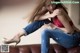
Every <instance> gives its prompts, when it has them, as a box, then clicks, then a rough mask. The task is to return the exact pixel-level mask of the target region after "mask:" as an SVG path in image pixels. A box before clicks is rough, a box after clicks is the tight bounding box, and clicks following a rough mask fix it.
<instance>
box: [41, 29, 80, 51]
mask: <svg viewBox="0 0 80 53" xmlns="http://www.w3.org/2000/svg"><path fill="white" fill-rule="evenodd" d="M41 38H42V39H41V53H49V45H50V38H52V39H53V40H55V41H56V42H57V43H58V44H60V45H61V46H63V47H65V48H71V47H74V46H78V45H79V43H80V32H75V33H74V34H66V33H64V32H63V31H62V30H60V29H58V28H56V29H54V30H52V29H45V30H44V31H43V32H42V37H41Z"/></svg>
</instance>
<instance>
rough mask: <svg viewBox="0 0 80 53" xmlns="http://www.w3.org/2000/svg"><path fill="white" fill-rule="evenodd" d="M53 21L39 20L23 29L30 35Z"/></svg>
mask: <svg viewBox="0 0 80 53" xmlns="http://www.w3.org/2000/svg"><path fill="white" fill-rule="evenodd" d="M50 22H51V21H49V20H48V19H45V20H38V21H34V22H32V23H30V24H29V25H28V26H26V27H25V28H23V29H24V30H25V32H26V33H27V35H28V34H30V33H32V32H34V31H36V30H37V29H39V28H40V27H41V26H43V25H44V23H45V24H48V23H50Z"/></svg>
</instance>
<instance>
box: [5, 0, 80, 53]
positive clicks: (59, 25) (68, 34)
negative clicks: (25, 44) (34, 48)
mask: <svg viewBox="0 0 80 53" xmlns="http://www.w3.org/2000/svg"><path fill="white" fill-rule="evenodd" d="M40 1H41V3H40V4H39V6H38V7H37V8H36V9H35V11H34V13H33V14H32V16H31V18H30V19H29V22H31V23H30V24H29V25H28V26H27V27H25V28H24V30H22V31H21V32H20V33H18V34H17V35H16V36H15V37H13V38H12V39H11V40H5V41H4V43H6V44H9V43H13V42H16V44H18V43H19V42H20V37H22V36H26V35H28V34H30V33H32V32H34V31H36V30H37V29H39V28H44V27H45V29H44V30H43V32H42V39H41V40H42V41H41V53H48V52H49V39H50V38H53V39H54V40H55V41H56V42H57V43H58V44H60V45H61V46H63V47H65V48H71V47H74V46H78V45H79V43H80V41H79V39H80V30H79V29H77V28H76V27H75V26H74V24H73V23H72V21H71V19H70V18H69V16H68V13H67V11H66V8H65V7H64V6H63V5H62V4H61V3H59V4H52V3H51V2H52V1H53V2H54V1H58V2H60V0H40ZM46 13H48V15H47V14H46ZM49 26H50V27H51V29H49V28H48V27H49Z"/></svg>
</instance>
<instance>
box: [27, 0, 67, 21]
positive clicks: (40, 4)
mask: <svg viewBox="0 0 80 53" xmlns="http://www.w3.org/2000/svg"><path fill="white" fill-rule="evenodd" d="M39 1H40V0H39ZM51 1H54V0H41V1H40V3H39V5H38V6H37V7H36V9H35V10H34V12H33V14H32V15H31V17H30V18H29V19H28V22H33V21H34V19H35V17H36V16H37V13H38V12H39V11H40V10H41V9H42V7H43V6H44V5H45V4H46V3H47V4H51V3H50V2H51ZM55 2H60V0H55ZM51 5H52V4H51ZM58 8H62V9H64V10H65V12H66V13H67V10H66V7H65V6H64V5H63V4H61V3H59V4H56V7H55V9H58Z"/></svg>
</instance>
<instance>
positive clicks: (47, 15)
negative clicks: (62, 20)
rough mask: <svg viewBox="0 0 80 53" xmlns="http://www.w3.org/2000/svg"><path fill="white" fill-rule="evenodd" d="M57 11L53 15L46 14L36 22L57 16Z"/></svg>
mask: <svg viewBox="0 0 80 53" xmlns="http://www.w3.org/2000/svg"><path fill="white" fill-rule="evenodd" d="M58 12H59V9H56V10H54V11H53V13H51V14H50V13H49V12H47V13H46V14H45V15H42V16H40V18H39V19H38V20H44V19H50V18H54V17H55V16H57V15H58ZM37 17H39V16H37Z"/></svg>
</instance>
